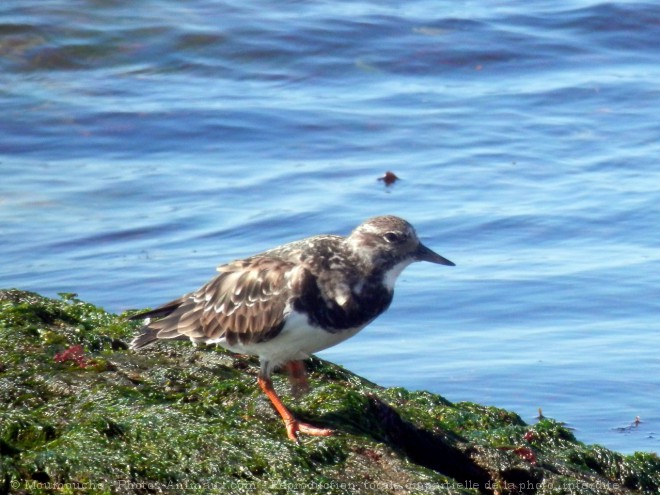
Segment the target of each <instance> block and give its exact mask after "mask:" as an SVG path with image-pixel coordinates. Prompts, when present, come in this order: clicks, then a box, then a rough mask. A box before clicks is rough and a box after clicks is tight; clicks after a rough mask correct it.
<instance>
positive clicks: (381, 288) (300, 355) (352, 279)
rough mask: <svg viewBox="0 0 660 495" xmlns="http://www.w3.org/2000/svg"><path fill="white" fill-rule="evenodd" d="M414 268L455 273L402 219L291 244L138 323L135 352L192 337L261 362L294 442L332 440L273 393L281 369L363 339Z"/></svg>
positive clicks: (233, 266)
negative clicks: (358, 336) (302, 435)
mask: <svg viewBox="0 0 660 495" xmlns="http://www.w3.org/2000/svg"><path fill="white" fill-rule="evenodd" d="M414 261H430V262H433V263H439V264H445V265H453V263H451V262H450V261H448V260H447V259H445V258H443V257H442V256H440V255H438V254H436V253H434V252H433V251H431V250H430V249H428V248H427V247H425V246H424V245H423V244H421V243H420V242H419V239H418V238H417V234H416V233H415V230H414V228H413V227H412V226H411V225H410V224H409V223H408V222H406V221H405V220H403V219H400V218H398V217H394V216H382V217H375V218H372V219H370V220H367V221H366V222H364V223H362V224H361V225H359V226H358V227H357V228H356V229H355V230H354V231H353V232H352V233H351V234H350V235H349V236H347V237H341V236H336V235H321V236H315V237H310V238H307V239H303V240H300V241H296V242H292V243H289V244H285V245H283V246H280V247H277V248H274V249H271V250H269V251H266V252H264V253H261V254H257V255H255V256H251V257H249V258H246V259H243V260H237V261H233V262H231V263H228V264H226V265H222V266H220V267H219V268H218V271H219V272H220V273H219V274H218V275H217V276H216V277H215V278H213V279H211V280H210V281H209V282H208V283H206V284H205V285H203V286H202V287H201V288H199V289H198V290H196V291H194V292H191V293H189V294H186V295H184V296H182V297H180V298H179V299H175V300H174V301H171V302H169V303H167V304H165V305H163V306H161V307H159V308H156V309H154V310H151V311H146V312H144V313H140V314H138V315H135V316H133V317H132V318H131V319H145V318H150V319H152V321H149V322H148V323H147V324H146V325H145V326H144V327H143V331H142V334H141V335H139V336H138V337H136V338H135V339H134V340H133V342H132V343H131V347H132V348H133V349H139V348H142V347H144V346H146V345H149V344H151V343H152V342H154V341H156V340H160V339H182V338H183V339H190V340H191V341H193V342H195V343H201V342H206V343H217V344H220V345H222V346H223V347H226V348H227V349H229V350H232V351H235V352H242V353H248V354H255V355H258V356H259V358H260V361H261V372H260V380H259V384H260V386H261V387H262V389H263V390H264V392H265V393H266V394H267V395H268V396H269V398H270V399H271V401H272V402H273V404H274V405H275V407H276V408H277V410H278V412H280V414H281V415H282V417H283V418H284V419H285V423H287V432H288V434H289V437H292V438H295V436H296V434H297V432H299V431H302V432H306V433H310V434H325V433H318V432H317V433H314V431H315V427H312V426H311V425H303V426H301V425H300V424H299V423H298V422H297V421H295V420H294V419H293V417H292V416H291V415H290V413H288V410H287V409H286V408H285V407H284V405H283V404H282V403H281V401H280V400H279V398H278V397H277V396H276V394H275V393H274V391H273V390H272V385H271V384H270V378H269V376H270V373H271V371H272V369H273V368H274V367H276V366H279V365H281V364H284V363H289V362H297V361H299V360H301V359H304V358H305V357H307V356H308V355H309V354H310V353H313V352H317V351H319V350H322V349H325V348H327V347H330V346H332V345H335V344H337V343H339V342H341V341H343V340H345V339H346V338H349V337H351V336H352V335H354V334H355V333H357V332H358V331H359V330H360V329H362V328H363V327H364V326H366V325H367V324H368V323H369V322H371V321H372V320H373V319H374V318H376V317H377V316H378V315H380V314H381V313H383V312H384V311H385V310H386V309H387V308H388V307H389V305H390V302H391V301H392V295H393V289H394V282H395V280H396V278H397V276H398V275H399V274H400V273H401V271H402V270H403V269H404V268H405V267H406V266H407V265H409V264H410V263H412V262H414ZM299 375H300V373H298V378H300V376H299ZM294 423H295V424H294ZM292 425H293V426H292ZM323 431H325V430H323Z"/></svg>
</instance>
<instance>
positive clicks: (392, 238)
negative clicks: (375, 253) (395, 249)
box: [383, 232, 404, 243]
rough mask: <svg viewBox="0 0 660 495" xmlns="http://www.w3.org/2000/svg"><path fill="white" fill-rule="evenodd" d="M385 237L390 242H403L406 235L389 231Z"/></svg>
mask: <svg viewBox="0 0 660 495" xmlns="http://www.w3.org/2000/svg"><path fill="white" fill-rule="evenodd" d="M383 239H385V240H386V241H387V242H389V243H394V242H401V241H402V240H403V239H404V237H403V236H402V235H399V234H397V233H396V232H387V233H386V234H385V235H383Z"/></svg>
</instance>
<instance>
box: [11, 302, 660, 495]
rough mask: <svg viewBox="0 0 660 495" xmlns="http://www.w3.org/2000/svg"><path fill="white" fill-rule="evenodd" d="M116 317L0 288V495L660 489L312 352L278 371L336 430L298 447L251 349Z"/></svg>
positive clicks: (654, 466) (650, 470) (519, 427)
mask: <svg viewBox="0 0 660 495" xmlns="http://www.w3.org/2000/svg"><path fill="white" fill-rule="evenodd" d="M125 317H126V315H113V314H109V313H106V312H105V311H103V310H102V309H101V308H98V307H95V306H93V305H91V304H89V303H86V302H83V301H80V300H79V299H78V298H77V297H76V296H75V295H73V294H63V295H61V298H60V299H49V298H45V297H42V296H39V295H38V294H34V293H29V292H24V291H18V290H5V291H0V494H1V493H37V494H41V493H43V494H46V493H71V494H77V493H95V494H109V493H120V494H123V493H182V492H183V493H193V492H197V493H200V492H201V493H238V494H241V493H246V494H247V493H250V494H252V493H264V494H265V493H268V494H278V493H281V494H285V493H330V494H349V493H350V494H354V493H365V494H366V493H374V494H375V493H410V494H412V493H443V494H447V493H449V494H476V493H538V494H541V495H549V494H556V495H560V494H571V493H580V494H583V493H592V494H596V495H600V494H628V493H645V494H646V493H649V494H650V493H657V492H658V489H659V487H660V460H659V458H658V457H657V456H656V455H654V454H644V453H637V454H634V455H629V456H626V455H622V454H619V453H616V452H612V451H610V450H607V449H605V448H603V447H600V446H594V445H584V444H582V443H580V442H579V441H578V440H576V439H575V437H574V435H573V434H572V432H571V431H570V430H568V429H567V428H566V427H564V426H563V425H562V424H561V423H558V422H556V421H553V420H551V419H542V420H540V421H539V422H537V423H536V424H534V425H528V424H526V423H525V422H524V421H522V420H521V419H520V417H518V416H517V415H516V414H514V413H511V412H509V411H505V410H502V409H498V408H494V407H487V406H482V405H478V404H474V403H456V404H453V403H450V402H449V401H447V400H445V399H443V398H442V397H440V396H438V395H435V394H430V393H428V392H410V391H407V390H404V389H401V388H390V389H385V388H382V387H379V386H377V385H375V384H373V383H371V382H369V381H367V380H364V379H362V378H360V377H358V376H356V375H354V374H352V373H350V372H349V371H347V370H345V369H343V368H341V367H339V366H335V365H333V364H331V363H328V362H325V361H322V360H319V359H312V360H311V361H310V362H309V363H308V364H309V366H308V368H309V370H310V384H311V386H312V389H311V392H310V393H309V394H308V395H306V396H304V397H302V398H300V399H294V398H293V397H292V396H291V394H290V393H289V390H288V384H287V381H286V377H285V376H284V375H282V374H276V375H275V377H274V384H275V387H276V389H277V390H278V392H279V393H281V395H282V397H283V400H284V401H285V402H286V403H287V404H289V405H291V409H292V411H293V412H294V414H296V415H297V416H299V417H300V418H301V419H304V420H307V421H310V422H312V423H314V424H318V425H320V426H327V427H330V428H333V429H335V430H336V432H337V433H336V435H335V436H332V437H327V438H303V439H302V440H301V442H300V444H296V443H293V442H291V441H289V440H288V439H287V438H286V434H285V432H284V428H283V425H282V423H281V420H280V419H279V418H278V417H277V416H276V414H275V413H274V412H273V410H272V407H271V406H270V404H269V402H268V400H267V399H266V398H265V397H263V395H262V394H261V392H260V391H259V389H258V387H257V386H256V383H255V382H256V374H257V371H258V363H257V362H256V360H255V359H254V358H248V357H245V356H234V355H231V354H229V353H227V352H225V351H223V350H221V349H217V348H214V347H207V348H194V347H192V346H191V345H189V344H186V343H183V342H172V343H167V344H165V345H160V346H155V347H153V348H151V349H147V350H144V351H141V352H133V351H129V350H127V345H126V343H127V342H128V341H129V340H130V339H131V337H132V336H133V335H134V334H135V332H136V331H137V328H138V325H137V324H135V323H130V322H127V321H126V319H125ZM75 346H80V348H79V349H77V348H76V349H74V350H76V352H77V354H76V352H72V351H71V349H72V348H75ZM67 351H69V354H66V353H67ZM58 356H59V358H58V359H56V357H58ZM63 356H64V357H65V358H66V357H67V356H73V357H74V358H72V359H64V358H63Z"/></svg>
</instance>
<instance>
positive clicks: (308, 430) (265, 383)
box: [257, 375, 333, 441]
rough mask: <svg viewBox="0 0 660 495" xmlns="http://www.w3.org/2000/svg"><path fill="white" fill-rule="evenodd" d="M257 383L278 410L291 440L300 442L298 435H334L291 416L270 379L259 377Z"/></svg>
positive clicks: (330, 431)
mask: <svg viewBox="0 0 660 495" xmlns="http://www.w3.org/2000/svg"><path fill="white" fill-rule="evenodd" d="M257 383H258V384H259V387H261V390H263V391H264V394H266V396H267V397H268V398H269V399H270V401H271V402H272V404H273V406H274V407H275V409H277V412H278V413H279V414H280V416H282V419H283V420H284V426H285V427H286V434H287V436H288V437H289V438H290V439H291V440H294V441H298V433H305V434H307V435H314V436H317V437H327V436H329V435H332V433H333V432H332V430H330V429H327V428H319V427H317V426H312V425H310V424H307V423H303V422H302V421H298V420H297V419H296V418H294V417H293V414H291V412H290V411H289V410H288V409H287V408H286V406H285V405H284V404H282V401H281V400H280V398H279V397H278V395H277V393H276V392H275V389H274V388H273V382H271V381H270V378H268V377H264V376H261V375H259V377H258V378H257Z"/></svg>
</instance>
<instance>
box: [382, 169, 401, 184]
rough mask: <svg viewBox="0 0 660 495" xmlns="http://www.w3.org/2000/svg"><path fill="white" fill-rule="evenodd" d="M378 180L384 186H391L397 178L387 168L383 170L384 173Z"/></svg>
mask: <svg viewBox="0 0 660 495" xmlns="http://www.w3.org/2000/svg"><path fill="white" fill-rule="evenodd" d="M378 180H382V181H383V182H384V183H385V185H386V186H391V185H392V184H394V183H395V182H396V181H398V180H399V178H398V177H397V176H396V174H395V173H394V172H390V171H389V170H388V171H387V172H385V175H383V176H382V177H378Z"/></svg>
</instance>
